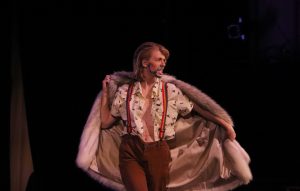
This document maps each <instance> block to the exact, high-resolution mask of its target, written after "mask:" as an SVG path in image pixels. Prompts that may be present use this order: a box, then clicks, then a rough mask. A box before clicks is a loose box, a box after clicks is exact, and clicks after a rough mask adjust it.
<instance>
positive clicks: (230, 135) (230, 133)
mask: <svg viewBox="0 0 300 191" xmlns="http://www.w3.org/2000/svg"><path fill="white" fill-rule="evenodd" d="M222 126H223V127H224V128H225V130H226V133H227V137H228V138H229V139H230V140H232V141H233V140H234V139H235V138H236V133H235V131H234V129H233V127H232V125H230V124H229V123H227V122H225V121H224V120H222Z"/></svg>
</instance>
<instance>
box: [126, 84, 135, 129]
mask: <svg viewBox="0 0 300 191" xmlns="http://www.w3.org/2000/svg"><path fill="white" fill-rule="evenodd" d="M133 85H134V83H130V84H129V86H128V91H127V97H126V111H127V133H128V134H130V133H131V132H132V126H131V117H130V100H131V95H132V89H133Z"/></svg>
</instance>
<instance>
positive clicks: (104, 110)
mask: <svg viewBox="0 0 300 191" xmlns="http://www.w3.org/2000/svg"><path fill="white" fill-rule="evenodd" d="M100 113H101V115H100V119H101V124H102V125H101V128H107V127H106V126H107V124H106V122H107V121H108V119H109V115H111V114H110V110H109V106H108V99H107V95H106V93H104V92H102V95H101V104H100Z"/></svg>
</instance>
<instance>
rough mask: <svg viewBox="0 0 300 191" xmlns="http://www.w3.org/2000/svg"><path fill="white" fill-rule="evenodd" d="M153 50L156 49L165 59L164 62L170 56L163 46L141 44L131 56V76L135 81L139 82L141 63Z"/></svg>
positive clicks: (150, 43) (147, 43)
mask: <svg viewBox="0 0 300 191" xmlns="http://www.w3.org/2000/svg"><path fill="white" fill-rule="evenodd" d="M153 49H158V50H159V51H160V52H161V53H162V54H163V55H164V56H165V57H166V60H167V59H168V58H169V56H170V52H169V50H168V49H167V48H165V47H164V46H163V45H161V44H158V43H155V42H144V43H142V44H141V45H140V46H139V47H138V48H137V49H136V50H135V52H134V55H133V74H134V77H135V78H136V80H139V81H140V80H141V79H142V78H141V72H142V69H143V65H142V62H143V60H147V59H149V58H150V56H151V51H152V50H153Z"/></svg>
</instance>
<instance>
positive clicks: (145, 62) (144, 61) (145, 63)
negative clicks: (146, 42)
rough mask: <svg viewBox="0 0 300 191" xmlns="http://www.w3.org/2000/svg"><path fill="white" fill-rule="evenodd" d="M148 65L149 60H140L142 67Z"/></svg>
mask: <svg viewBox="0 0 300 191" xmlns="http://www.w3.org/2000/svg"><path fill="white" fill-rule="evenodd" d="M148 65H149V62H148V61H147V60H143V61H142V66H143V67H144V68H146V67H147V66H148Z"/></svg>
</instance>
